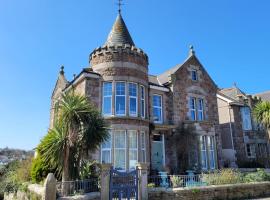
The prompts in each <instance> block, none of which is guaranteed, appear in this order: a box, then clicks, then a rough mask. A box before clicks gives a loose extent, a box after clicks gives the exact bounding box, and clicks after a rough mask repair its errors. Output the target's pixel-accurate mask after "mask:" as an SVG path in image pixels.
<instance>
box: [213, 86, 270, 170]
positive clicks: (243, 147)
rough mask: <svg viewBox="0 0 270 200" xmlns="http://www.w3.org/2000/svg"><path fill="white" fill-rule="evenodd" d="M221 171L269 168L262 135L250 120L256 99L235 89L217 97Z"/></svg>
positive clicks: (267, 147) (266, 144) (267, 152)
mask: <svg viewBox="0 0 270 200" xmlns="http://www.w3.org/2000/svg"><path fill="white" fill-rule="evenodd" d="M217 99H218V111H219V123H220V129H221V138H222V157H223V159H224V166H225V167H242V168H245V167H259V166H262V165H263V166H265V167H268V166H269V144H268V137H267V133H266V131H265V130H264V129H263V128H262V126H260V125H258V124H257V123H256V122H255V121H254V120H253V117H252V109H253V108H254V105H255V104H256V103H257V102H258V98H257V97H252V96H251V95H247V94H245V93H244V92H243V91H242V90H240V89H239V88H238V87H237V86H236V85H234V86H233V87H231V88H225V89H221V90H220V91H219V92H218V94H217Z"/></svg>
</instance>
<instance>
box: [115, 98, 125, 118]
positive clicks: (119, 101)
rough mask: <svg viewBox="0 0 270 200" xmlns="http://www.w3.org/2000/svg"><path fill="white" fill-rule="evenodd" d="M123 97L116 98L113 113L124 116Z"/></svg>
mask: <svg viewBox="0 0 270 200" xmlns="http://www.w3.org/2000/svg"><path fill="white" fill-rule="evenodd" d="M125 98H126V97H125V96H116V99H115V100H116V101H115V112H116V114H118V115H124V114H125V108H126V101H125Z"/></svg>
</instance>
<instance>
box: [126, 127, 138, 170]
mask: <svg viewBox="0 0 270 200" xmlns="http://www.w3.org/2000/svg"><path fill="white" fill-rule="evenodd" d="M130 132H133V133H135V134H136V141H137V144H136V146H137V147H136V148H131V147H130V142H129V139H130V138H129V134H130ZM127 135H128V137H127V138H128V155H129V156H128V158H129V160H128V166H129V169H131V168H130V151H136V157H137V159H136V162H137V163H138V156H139V151H138V149H139V148H138V146H139V141H138V131H137V130H128V131H127ZM137 163H136V164H137ZM135 168H136V165H135Z"/></svg>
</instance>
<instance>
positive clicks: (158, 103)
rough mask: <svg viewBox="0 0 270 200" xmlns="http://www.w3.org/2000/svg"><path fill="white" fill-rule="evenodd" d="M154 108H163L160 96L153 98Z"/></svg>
mask: <svg viewBox="0 0 270 200" xmlns="http://www.w3.org/2000/svg"><path fill="white" fill-rule="evenodd" d="M153 106H158V107H161V96H158V95H154V96H153Z"/></svg>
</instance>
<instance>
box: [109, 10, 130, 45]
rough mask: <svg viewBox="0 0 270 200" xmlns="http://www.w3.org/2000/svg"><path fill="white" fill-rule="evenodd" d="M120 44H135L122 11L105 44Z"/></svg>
mask: <svg viewBox="0 0 270 200" xmlns="http://www.w3.org/2000/svg"><path fill="white" fill-rule="evenodd" d="M119 44H129V45H131V46H135V44H134V42H133V40H132V38H131V36H130V34H129V31H128V29H127V26H126V24H125V22H124V20H123V18H122V16H121V14H120V13H119V14H118V16H117V18H116V20H115V22H114V24H113V27H112V30H111V32H110V33H109V35H108V38H107V41H106V43H105V45H108V46H110V45H111V46H115V45H119Z"/></svg>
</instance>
